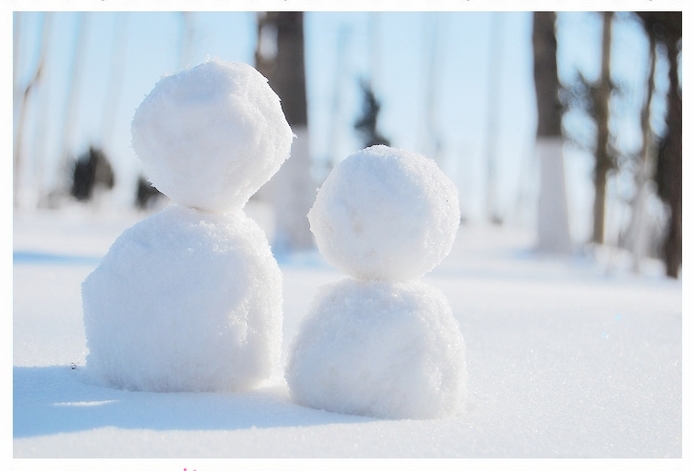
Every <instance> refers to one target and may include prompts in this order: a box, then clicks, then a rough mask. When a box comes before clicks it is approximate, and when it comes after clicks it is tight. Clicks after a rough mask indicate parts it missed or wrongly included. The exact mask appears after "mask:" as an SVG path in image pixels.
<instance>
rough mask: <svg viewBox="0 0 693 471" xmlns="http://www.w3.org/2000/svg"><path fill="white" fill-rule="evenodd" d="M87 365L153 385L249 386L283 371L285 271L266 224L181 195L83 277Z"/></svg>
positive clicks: (111, 381)
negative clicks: (191, 204) (211, 209)
mask: <svg viewBox="0 0 693 471" xmlns="http://www.w3.org/2000/svg"><path fill="white" fill-rule="evenodd" d="M82 300H83V308H84V327H85V333H86V337H87V347H88V348H89V354H88V356H87V371H88V372H90V374H91V375H93V378H94V379H95V380H97V381H99V382H102V383H105V384H107V385H109V386H113V387H118V388H123V389H129V390H146V391H215V390H246V389H250V388H252V387H255V386H256V385H257V384H259V383H260V382H261V381H262V380H264V379H266V378H268V377H269V376H271V375H272V374H273V373H276V372H277V368H278V365H279V360H280V354H281V336H282V277H281V272H280V271H279V267H278V266H277V263H276V261H275V259H274V258H273V257H272V254H271V252H270V248H269V245H268V243H267V239H266V238H265V235H264V233H263V232H262V230H261V229H260V227H259V226H258V225H257V224H256V223H255V222H254V221H253V220H252V219H250V218H248V217H247V216H246V215H245V214H244V213H243V211H242V210H239V211H236V212H233V213H229V214H223V215H222V214H215V213H206V212H202V211H197V210H194V209H190V208H187V207H184V206H180V205H171V206H169V207H167V208H166V209H164V210H163V211H161V212H160V213H157V214H155V215H153V216H150V217H149V218H147V219H144V220H143V221H141V222H139V223H138V224H136V225H135V226H133V227H131V228H130V229H128V230H126V231H125V232H124V233H123V234H122V235H121V236H120V237H119V238H118V239H117V240H116V241H115V243H114V244H113V246H112V247H111V249H110V250H109V252H108V254H107V255H106V256H105V258H104V259H103V260H102V262H101V264H100V265H99V266H98V267H97V268H96V269H95V270H94V271H93V272H92V273H91V274H90V275H89V276H88V277H87V278H86V279H85V281H84V283H83V284H82Z"/></svg>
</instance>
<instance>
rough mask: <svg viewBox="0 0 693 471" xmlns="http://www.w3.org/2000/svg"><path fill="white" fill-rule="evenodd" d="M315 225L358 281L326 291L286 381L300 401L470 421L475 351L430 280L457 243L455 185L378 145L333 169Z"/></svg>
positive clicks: (293, 353)
mask: <svg viewBox="0 0 693 471" xmlns="http://www.w3.org/2000/svg"><path fill="white" fill-rule="evenodd" d="M308 219H309V222H310V229H311V231H312V232H313V234H314V235H315V240H316V243H317V246H318V249H319V250H320V252H321V253H322V255H323V256H324V257H325V258H326V259H327V260H328V261H329V262H330V263H332V264H333V265H335V266H336V267H337V268H339V269H340V270H342V271H343V272H345V273H346V274H348V275H350V277H349V278H347V279H344V280H342V281H339V282H337V283H335V284H331V285H327V286H323V287H322V289H321V291H320V292H319V293H318V295H317V297H316V299H314V300H313V304H312V307H311V309H310V312H309V313H308V315H307V316H306V318H305V319H304V321H303V322H302V324H301V325H300V326H299V332H298V334H297V336H296V338H295V340H294V343H293V345H292V346H291V349H290V355H289V359H288V364H287V368H286V374H285V376H286V380H287V383H288V385H289V388H290V391H291V395H292V397H293V398H294V400H295V401H296V402H298V403H299V404H303V405H306V406H309V407H313V408H317V409H324V410H328V411H332V412H339V413H346V414H357V415H368V416H375V417H381V418H389V419H404V418H411V419H425V418H439V417H444V416H447V415H451V414H455V413H458V412H460V411H462V410H463V407H464V404H465V400H466V381H467V372H466V362H465V346H464V340H463V338H462V335H461V333H460V329H459V325H458V322H457V321H456V319H455V318H454V316H453V314H452V311H451V308H450V305H449V303H448V301H447V299H446V297H445V296H444V295H443V294H442V293H441V292H440V291H439V290H438V289H436V288H434V287H432V286H429V285H426V284H425V283H422V282H421V281H420V278H421V277H422V276H423V275H424V274H425V273H427V272H428V271H430V270H431V269H432V268H434V267H435V266H436V265H438V263H439V262H440V261H441V260H442V259H443V258H444V257H445V256H446V255H447V254H448V253H449V252H450V249H451V247H452V244H453V242H454V239H455V236H456V234H457V229H458V226H459V220H460V209H459V202H458V195H457V189H456V187H455V185H454V184H453V183H452V182H451V181H450V179H448V178H447V177H446V176H445V175H444V174H443V172H441V171H440V169H439V168H438V167H437V166H436V165H435V163H434V162H433V161H432V160H430V159H427V158H425V157H424V156H421V155H419V154H415V153H411V152H407V151H404V150H399V149H394V148H391V147H387V146H373V147H369V148H367V149H364V150H362V151H359V152H357V153H355V154H353V155H351V156H349V157H347V158H346V159H345V160H343V161H342V162H340V163H339V164H338V165H337V166H336V167H335V168H334V169H333V170H332V172H331V173H330V174H329V175H328V177H327V179H326V180H325V182H324V183H323V185H322V186H321V188H320V189H319V191H318V194H317V197H316V200H315V203H314V205H313V207H312V208H311V209H310V212H309V213H308Z"/></svg>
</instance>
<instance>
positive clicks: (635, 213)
mask: <svg viewBox="0 0 693 471" xmlns="http://www.w3.org/2000/svg"><path fill="white" fill-rule="evenodd" d="M647 39H648V41H649V45H650V48H649V50H650V54H649V56H650V68H649V70H648V75H647V91H646V94H645V100H644V101H643V107H642V110H641V112H640V129H641V133H642V148H641V150H640V161H639V162H638V167H637V170H636V175H635V185H636V191H635V197H634V198H633V202H632V205H631V208H632V209H631V220H630V224H629V226H628V231H627V240H626V243H627V248H628V249H629V250H630V252H631V253H632V255H633V271H634V272H635V273H639V272H640V262H641V260H642V258H643V257H645V256H646V255H648V253H647V251H648V248H649V246H650V240H651V239H652V216H651V215H650V214H649V213H648V210H647V201H648V200H649V198H650V197H651V196H652V190H651V189H650V186H648V184H649V183H650V182H651V181H652V173H653V166H652V162H653V160H654V156H653V155H652V154H653V145H652V144H653V138H652V137H653V136H652V130H651V129H650V109H651V104H652V97H653V96H654V90H655V69H656V68H655V65H656V62H657V54H656V43H655V41H654V38H653V37H652V35H650V34H648V35H647Z"/></svg>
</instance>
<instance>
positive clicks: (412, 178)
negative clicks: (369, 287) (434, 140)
mask: <svg viewBox="0 0 693 471" xmlns="http://www.w3.org/2000/svg"><path fill="white" fill-rule="evenodd" d="M308 220H309V222H310V230H311V231H312V232H313V234H314V235H315V241H316V243H317V245H318V248H319V250H320V252H321V253H322V254H323V256H324V257H325V258H326V259H327V260H328V261H329V262H330V263H332V264H333V265H335V266H336V267H338V268H339V269H341V270H342V271H344V272H345V273H347V274H349V275H351V276H353V277H356V278H360V279H377V280H400V281H404V280H410V279H415V278H418V277H420V276H423V275H424V274H425V273H426V272H428V271H429V270H431V269H433V268H434V267H435V266H436V265H438V263H440V261H441V260H442V259H443V258H444V257H445V256H446V255H447V254H448V253H449V252H450V249H451V248H452V244H453V242H454V240H455V236H456V235H457V229H458V226H459V221H460V208H459V198H458V194H457V188H456V187H455V185H454V184H453V183H452V181H451V180H450V179H449V178H448V177H447V176H446V175H445V174H444V173H443V172H442V171H441V170H440V169H439V168H438V167H437V166H436V164H435V163H434V162H433V160H431V159H428V158H426V157H424V156H422V155H419V154H415V153H412V152H408V151H404V150H400V149H394V148H391V147H387V146H382V145H379V146H373V147H369V148H367V149H364V150H361V151H359V152H356V153H355V154H352V155H350V156H349V157H347V158H346V159H344V160H343V161H342V162H340V163H339V164H338V165H337V166H336V167H335V168H334V169H333V170H332V172H331V173H330V174H329V175H328V177H327V179H326V180H325V182H324V183H323V185H322V186H321V187H320V189H319V191H318V194H317V197H316V199H315V203H314V204H313V207H312V208H311V209H310V211H309V212H308Z"/></svg>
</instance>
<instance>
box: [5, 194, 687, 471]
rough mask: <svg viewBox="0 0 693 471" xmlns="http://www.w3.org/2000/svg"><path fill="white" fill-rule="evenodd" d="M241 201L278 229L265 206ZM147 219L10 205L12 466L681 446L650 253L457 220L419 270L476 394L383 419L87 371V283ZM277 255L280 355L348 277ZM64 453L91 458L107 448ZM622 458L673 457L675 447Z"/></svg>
mask: <svg viewBox="0 0 693 471" xmlns="http://www.w3.org/2000/svg"><path fill="white" fill-rule="evenodd" d="M248 212H249V214H251V215H253V216H254V217H255V218H256V219H257V220H258V221H259V223H260V224H261V226H263V227H265V228H267V229H268V230H271V227H270V225H269V224H267V221H268V218H267V212H266V211H264V210H263V208H262V207H256V206H250V207H249V208H248ZM144 216H145V214H141V213H140V214H138V213H120V214H115V213H111V214H104V213H94V212H93V211H92V210H90V209H88V208H86V207H79V206H75V207H73V208H65V209H64V210H63V211H62V212H58V213H54V212H48V213H41V212H34V213H32V212H24V213H17V214H15V216H14V220H13V226H14V227H13V233H14V243H13V251H14V260H13V264H12V271H13V273H12V276H13V316H12V324H13V326H12V334H13V335H12V336H13V342H12V345H13V377H12V380H13V407H12V414H13V424H12V426H13V456H14V458H15V460H14V461H13V466H14V467H15V468H16V469H36V468H32V466H34V465H35V461H33V460H23V459H22V458H178V459H176V460H173V461H163V462H160V461H145V462H144V463H143V462H140V461H135V462H131V461H127V463H130V464H129V465H128V466H127V467H128V469H136V464H137V463H139V464H140V465H141V466H142V467H141V468H137V469H155V468H156V469H179V470H182V469H184V468H187V469H188V470H190V469H196V470H198V471H201V470H206V469H238V468H234V464H233V463H237V462H235V461H232V462H228V461H214V460H213V461H208V460H207V459H210V458H235V459H242V458H243V459H246V458H292V459H295V458H681V457H682V284H681V282H680V281H674V280H670V279H666V278H665V277H664V276H663V275H662V274H661V267H660V266H659V265H658V262H652V263H651V265H647V266H646V268H647V270H646V271H645V273H644V274H641V275H639V276H635V275H632V274H630V272H629V270H628V269H627V262H626V261H625V260H624V259H622V258H621V257H620V256H619V254H618V253H617V252H613V251H612V252H609V253H607V252H598V253H595V254H593V256H592V257H587V256H575V257H573V258H567V259H555V258H541V257H538V256H536V255H535V254H533V253H532V250H531V247H532V243H533V238H532V235H531V234H527V233H524V232H521V231H519V232H518V231H516V230H514V229H512V228H511V227H504V228H498V227H484V226H478V225H477V226H473V227H465V226H461V228H460V231H459V234H458V238H457V241H456V243H455V246H454V247H453V251H452V253H451V254H450V255H449V257H447V258H446V259H445V260H444V261H443V263H442V264H441V265H440V266H439V267H438V268H436V269H435V270H434V271H433V272H431V273H430V274H429V275H427V276H426V277H425V278H424V280H425V281H426V282H427V283H429V284H431V285H433V286H436V287H438V288H440V289H441V290H442V291H443V292H444V294H445V295H446V296H447V297H448V299H449V300H450V303H451V305H452V308H453V311H454V314H455V316H456V317H457V319H458V320H459V322H460V326H461V330H462V333H463V335H464V338H465V342H466V346H467V363H468V373H469V390H470V399H469V402H468V407H467V411H466V413H465V414H464V415H462V416H459V417H452V418H447V419H440V420H379V419H373V418H368V417H357V416H350V415H340V414H335V413H328V412H324V411H319V410H313V409H310V408H306V407H301V406H299V405H296V404H294V403H293V402H292V401H291V400H290V398H289V392H288V388H287V385H286V383H285V381H284V379H283V378H281V377H274V378H272V379H271V380H270V381H268V382H267V384H265V385H264V386H263V387H261V388H260V389H258V390H255V391H252V392H245V393H149V392H128V391H123V390H116V389H108V388H102V387H96V386H92V385H88V384H87V383H85V382H84V381H83V380H82V376H81V375H82V372H83V366H84V364H85V356H86V353H87V351H86V344H85V342H86V340H85V335H84V328H83V323H82V307H81V297H80V284H81V283H82V281H83V280H84V278H85V277H86V276H87V275H88V274H89V273H90V272H91V271H92V270H93V269H94V268H95V267H96V265H97V264H98V262H99V260H100V257H102V256H103V255H104V254H105V253H106V251H107V250H108V247H109V246H110V244H111V243H112V242H113V240H115V238H116V237H117V236H118V235H119V234H120V233H121V232H122V231H123V230H124V229H125V228H127V227H129V226H130V225H132V224H133V223H134V222H136V221H137V220H138V219H140V218H142V217H144ZM279 262H280V268H281V270H282V273H283V276H284V306H285V307H284V339H283V341H284V348H283V351H284V356H285V355H286V351H287V348H288V345H289V343H290V342H291V340H292V338H293V337H294V335H295V333H296V330H297V324H298V322H299V321H300V320H301V318H302V317H303V316H304V315H305V314H306V312H307V310H308V307H309V303H310V301H311V299H312V297H313V295H314V294H315V292H316V290H317V288H318V287H319V286H321V285H323V284H324V283H327V282H330V281H336V280H338V279H341V278H343V277H344V276H345V275H343V274H341V273H340V272H338V271H337V270H336V269H334V268H332V267H331V266H330V265H328V264H327V263H326V262H324V261H323V260H322V259H321V257H320V256H319V254H318V253H317V252H304V253H299V254H293V255H291V256H289V257H284V258H281V259H280V260H279ZM73 366H75V367H76V368H73ZM320 462H321V461H317V462H316V461H312V460H308V461H307V462H306V461H298V462H294V461H288V462H287V464H285V465H284V467H283V468H281V469H295V468H298V467H302V466H317V465H318V463H320ZM530 462H531V463H534V461H533V460H532V461H529V462H528V461H524V463H530ZM41 463H44V462H43V461H41ZM54 463H55V464H54V465H53V464H51V468H52V469H94V467H95V466H97V465H99V464H104V463H108V461H106V462H101V461H98V462H92V461H86V462H84V461H77V462H75V461H71V460H67V461H62V460H60V461H55V462H54ZM116 463H119V462H116ZM277 463H278V462H276V461H269V462H267V461H265V460H260V461H254V460H251V461H243V462H240V463H237V464H236V465H235V466H239V467H242V468H243V469H251V468H252V469H260V468H257V467H258V466H260V467H262V466H265V467H264V468H261V469H268V467H272V466H276V465H277ZM292 463H293V464H292ZM376 463H383V462H380V461H378V462H376ZM407 463H408V465H409V466H414V465H416V464H417V463H418V464H421V463H423V462H421V461H414V462H409V461H407V462H404V463H402V466H407ZM435 463H440V464H441V465H443V464H444V463H448V464H450V463H449V462H448V461H435ZM454 463H455V461H453V462H452V464H451V465H454ZM472 463H476V464H479V462H477V461H473V462H472ZM541 463H543V464H544V465H545V464H547V463H550V461H548V462H547V461H545V460H541V461H540V462H539V463H536V465H537V466H541ZM560 463H568V462H566V461H563V460H561V462H560ZM578 463H579V462H578ZM586 463H591V461H588V462H586ZM610 463H613V461H612V460H609V461H607V462H606V464H607V465H608V464H610ZM628 463H630V465H631V466H636V467H637V466H638V465H641V466H645V467H647V466H649V465H654V463H656V466H657V467H658V468H660V467H662V468H667V469H670V468H672V467H673V468H678V467H679V466H680V465H681V464H682V461H681V460H658V461H655V462H653V461H651V460H646V461H644V462H643V461H635V462H631V461H628ZM470 464H471V463H470ZM482 464H483V463H482ZM583 465H584V464H583ZM113 466H115V468H113V469H124V468H122V467H119V466H118V465H113ZM157 466H161V468H158V467H157ZM455 466H458V465H455ZM459 466H464V465H463V464H459ZM63 467H64V468H63ZM633 469H634V468H633Z"/></svg>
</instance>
